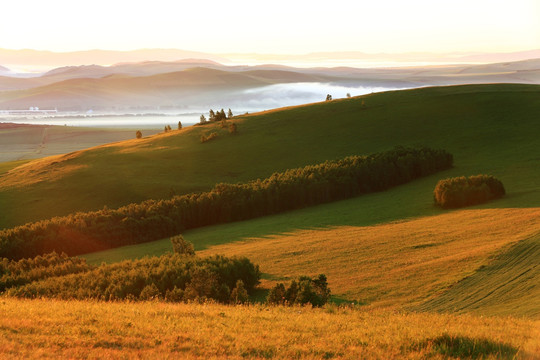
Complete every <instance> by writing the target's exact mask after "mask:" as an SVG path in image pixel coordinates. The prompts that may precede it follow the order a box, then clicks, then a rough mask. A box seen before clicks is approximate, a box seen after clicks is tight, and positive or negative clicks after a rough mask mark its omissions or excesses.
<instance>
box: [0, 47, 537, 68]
mask: <svg viewBox="0 0 540 360" xmlns="http://www.w3.org/2000/svg"><path fill="white" fill-rule="evenodd" d="M535 58H540V49H534V50H528V51H518V52H508V53H471V52H469V53H443V54H437V53H427V52H413V53H398V54H388V53H378V54H368V53H363V52H359V51H345V52H318V53H310V54H300V55H296V54H295V55H291V54H210V53H204V52H197V51H187V50H179V49H139V50H132V51H114V50H87V51H74V52H52V51H41V50H28V49H25V50H10V49H0V64H2V65H4V66H8V67H10V66H11V67H12V68H13V69H18V68H49V69H50V68H54V67H61V66H73V65H88V64H97V65H106V66H109V65H113V64H117V63H126V62H127V63H133V62H144V61H148V60H153V61H159V62H175V61H178V60H185V59H206V60H211V61H215V62H219V63H222V64H239V63H240V64H241V63H244V64H245V63H250V64H253V63H256V64H263V63H281V64H283V63H291V62H304V63H312V64H317V63H319V64H324V63H326V65H328V64H329V63H334V62H335V63H340V62H344V61H349V62H350V61H354V62H357V63H362V62H365V63H366V64H367V63H381V64H385V63H402V64H404V65H405V64H407V63H418V64H419V63H446V64H455V63H460V64H463V63H496V62H508V61H521V60H528V59H535Z"/></svg>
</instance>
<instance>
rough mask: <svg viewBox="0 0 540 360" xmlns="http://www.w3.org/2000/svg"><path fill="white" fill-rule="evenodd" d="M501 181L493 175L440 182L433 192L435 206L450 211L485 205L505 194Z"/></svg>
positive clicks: (457, 178) (462, 177) (456, 178)
mask: <svg viewBox="0 0 540 360" xmlns="http://www.w3.org/2000/svg"><path fill="white" fill-rule="evenodd" d="M505 193H506V192H505V190H504V186H503V184H502V182H501V181H500V180H497V179H496V178H494V177H493V176H491V175H476V176H470V177H468V178H467V177H465V176H461V177H455V178H450V179H443V180H439V182H438V183H437V185H436V186H435V190H434V191H433V196H434V198H435V204H437V205H439V206H441V207H443V208H445V209H448V208H459V207H464V206H470V205H475V204H481V203H485V202H487V201H490V200H493V199H497V198H500V197H502V196H503V195H504V194H505Z"/></svg>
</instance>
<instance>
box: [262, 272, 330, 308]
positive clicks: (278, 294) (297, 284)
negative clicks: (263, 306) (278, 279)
mask: <svg viewBox="0 0 540 360" xmlns="http://www.w3.org/2000/svg"><path fill="white" fill-rule="evenodd" d="M329 299H330V289H328V282H327V280H326V275H324V274H321V275H319V277H317V278H316V279H312V278H310V277H308V276H301V277H300V278H299V279H298V281H295V280H293V281H292V282H291V285H290V286H289V288H288V289H286V290H285V285H283V284H282V283H279V284H277V285H276V286H274V287H273V288H272V289H271V290H270V293H269V294H268V298H267V302H268V303H269V304H273V305H306V304H311V305H312V306H323V305H324V304H326V303H327V302H328V300H329Z"/></svg>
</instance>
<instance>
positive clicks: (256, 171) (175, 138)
mask: <svg viewBox="0 0 540 360" xmlns="http://www.w3.org/2000/svg"><path fill="white" fill-rule="evenodd" d="M539 94H540V87H538V86H532V85H474V86H455V87H442V88H424V89H416V90H408V91H397V92H386V93H379V94H372V95H369V96H364V97H361V98H352V99H343V100H335V101H332V102H324V103H317V104H312V105H308V106H300V107H294V108H288V109H280V110H275V111H269V112H265V113H259V114H254V115H247V116H240V117H236V118H235V119H234V121H235V122H236V123H238V134H237V135H235V136H233V135H229V134H228V132H227V131H225V130H223V129H220V128H219V125H217V124H211V125H206V126H200V127H192V128H188V129H185V130H182V131H180V132H178V131H176V132H172V133H169V134H164V135H157V136H153V137H148V138H144V139H142V140H140V141H136V140H131V141H127V142H124V143H121V144H113V145H108V146H102V147H98V148H94V149H91V150H87V151H81V152H75V153H71V154H67V155H65V156H58V157H55V158H47V159H42V160H36V161H33V162H30V163H28V164H25V165H24V166H20V167H18V168H15V169H12V170H10V171H9V172H5V173H4V174H2V175H0V207H1V208H2V209H10V211H9V212H8V213H6V212H3V213H2V214H0V226H2V227H11V226H14V225H17V224H22V223H24V222H27V221H34V220H38V219H43V218H49V217H51V216H54V215H64V214H68V213H71V212H74V211H78V210H93V209H99V208H102V207H103V206H104V205H107V206H109V207H118V206H120V205H124V204H127V203H131V202H139V201H141V200H144V199H148V198H155V199H159V198H166V197H168V196H170V194H171V193H176V194H181V193H187V192H192V191H199V190H207V189H210V188H211V187H212V186H213V185H214V184H215V183H217V182H241V181H242V182H243V181H247V180H250V179H255V178H258V177H266V176H268V175H270V174H271V173H273V172H274V171H283V170H285V169H288V168H294V167H300V166H305V165H307V164H313V163H318V162H323V161H325V160H328V159H336V158H340V157H345V156H347V155H351V154H364V153H372V152H377V151H381V150H387V149H389V148H392V147H393V146H395V145H398V144H400V145H415V144H422V145H426V146H431V147H436V148H444V149H446V150H448V151H449V152H451V153H453V154H454V158H455V164H456V167H455V168H454V169H452V170H450V171H447V172H445V174H443V175H441V176H444V177H449V176H454V175H471V174H476V173H489V174H493V175H495V176H497V177H498V178H499V179H501V181H502V182H503V183H504V184H505V186H506V187H507V190H508V192H509V193H510V195H509V196H508V197H507V198H506V199H505V200H502V201H501V202H498V204H499V205H498V206H506V207H511V206H514V207H523V206H534V205H537V204H538V203H540V189H539V187H538V184H539V183H540V168H539V167H538V166H536V164H537V163H538V156H537V155H536V154H537V149H538V148H539V146H540V139H539V137H538V136H537V134H538V133H540V123H539V122H538V121H537V116H536V114H538V113H540V96H538V95H539ZM363 102H365V107H364V106H362V103H363ZM211 131H217V132H218V134H219V135H220V136H219V137H218V138H217V139H216V140H214V141H211V142H208V143H204V144H201V143H200V140H199V138H200V136H201V134H203V133H208V132H211ZM516 144H519V146H516ZM435 182H436V179H435V178H428V179H426V180H421V182H420V183H417V184H414V185H413V184H412V185H410V186H409V185H407V187H406V189H408V190H407V191H405V193H403V194H401V193H400V194H401V195H400V196H402V199H401V200H400V201H404V202H405V201H406V202H407V204H409V205H410V206H411V208H410V213H411V214H410V215H409V216H417V215H423V214H429V213H432V212H433V209H432V207H431V194H430V193H429V192H426V184H430V185H429V186H428V187H431V186H434V184H435ZM431 183H433V185H431ZM431 188H432V187H431ZM430 191H431V190H430ZM389 201H395V200H389ZM375 202H376V203H377V202H378V200H376V201H375ZM383 202H384V201H383ZM391 211H392V212H400V211H401V210H398V209H396V210H391ZM403 211H405V212H407V211H409V210H407V209H405V210H403ZM396 215H397V216H398V218H400V217H403V215H404V214H403V213H400V214H396ZM383 216H386V215H383Z"/></svg>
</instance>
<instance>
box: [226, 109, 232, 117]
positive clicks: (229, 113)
mask: <svg viewBox="0 0 540 360" xmlns="http://www.w3.org/2000/svg"><path fill="white" fill-rule="evenodd" d="M227 117H228V118H229V119H230V118H232V117H233V114H232V110H231V109H230V108H229V111H228V112H227Z"/></svg>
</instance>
